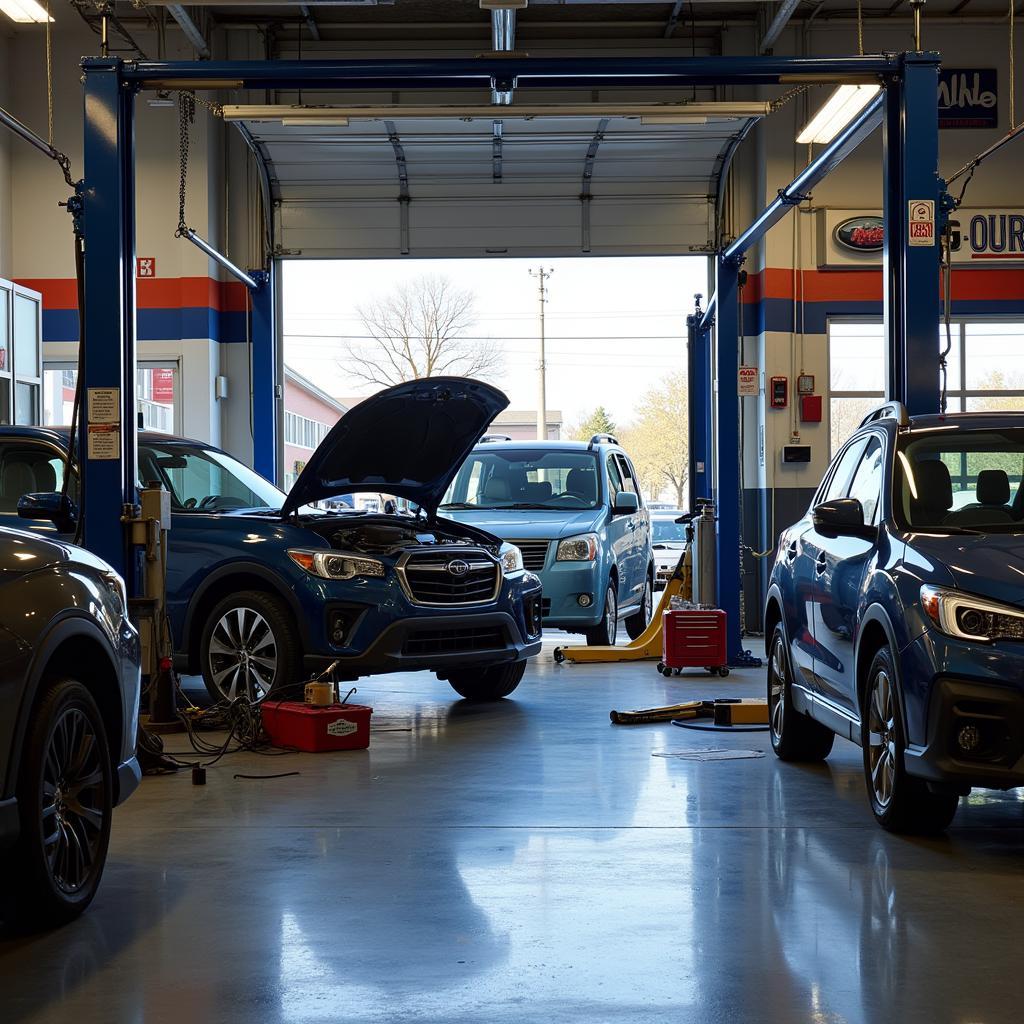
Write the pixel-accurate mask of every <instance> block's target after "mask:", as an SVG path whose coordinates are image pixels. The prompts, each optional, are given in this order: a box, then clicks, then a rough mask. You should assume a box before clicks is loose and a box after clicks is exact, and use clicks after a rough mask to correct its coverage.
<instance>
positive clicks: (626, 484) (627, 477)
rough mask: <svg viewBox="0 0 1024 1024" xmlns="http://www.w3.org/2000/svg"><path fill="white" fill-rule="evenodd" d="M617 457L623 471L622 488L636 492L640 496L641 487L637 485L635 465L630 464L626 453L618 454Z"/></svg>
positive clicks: (632, 492)
mask: <svg viewBox="0 0 1024 1024" xmlns="http://www.w3.org/2000/svg"><path fill="white" fill-rule="evenodd" d="M615 458H616V460H617V461H618V463H619V470H620V471H621V473H622V489H623V490H625V491H629V492H630V493H631V494H635V495H636V496H637V498H639V497H640V488H639V487H637V485H636V476H635V475H634V473H633V467H632V466H631V465H630V464H629V459H627V458H626V456H625V455H616V456H615Z"/></svg>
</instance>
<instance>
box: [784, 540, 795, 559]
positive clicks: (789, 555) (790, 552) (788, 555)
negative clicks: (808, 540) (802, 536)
mask: <svg viewBox="0 0 1024 1024" xmlns="http://www.w3.org/2000/svg"><path fill="white" fill-rule="evenodd" d="M796 554H797V549H796V541H793V543H792V544H790V545H789V547H788V548H786V558H788V559H789V560H790V561H791V562H792V561H793V559H794V558H796Z"/></svg>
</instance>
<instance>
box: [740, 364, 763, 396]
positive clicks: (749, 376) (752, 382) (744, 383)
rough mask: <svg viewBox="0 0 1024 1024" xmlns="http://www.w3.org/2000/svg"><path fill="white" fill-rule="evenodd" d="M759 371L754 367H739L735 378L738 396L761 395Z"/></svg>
mask: <svg viewBox="0 0 1024 1024" xmlns="http://www.w3.org/2000/svg"><path fill="white" fill-rule="evenodd" d="M758 377H759V371H758V369H757V367H756V366H741V367H740V368H739V374H738V378H737V389H736V393H737V394H738V395H758V394H760V393H761V386H760V384H761V382H760V380H759V379H758Z"/></svg>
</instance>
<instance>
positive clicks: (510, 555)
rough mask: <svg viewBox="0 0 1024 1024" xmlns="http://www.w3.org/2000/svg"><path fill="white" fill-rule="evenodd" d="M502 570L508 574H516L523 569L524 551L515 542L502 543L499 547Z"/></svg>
mask: <svg viewBox="0 0 1024 1024" xmlns="http://www.w3.org/2000/svg"><path fill="white" fill-rule="evenodd" d="M498 559H499V561H500V562H501V571H502V572H503V573H504V574H505V575H506V576H514V575H515V574H516V573H517V572H522V571H523V553H522V551H520V550H519V548H517V547H516V546H515V544H502V545H501V547H500V548H499V549H498Z"/></svg>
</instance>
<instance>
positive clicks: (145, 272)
mask: <svg viewBox="0 0 1024 1024" xmlns="http://www.w3.org/2000/svg"><path fill="white" fill-rule="evenodd" d="M135 276H136V277H156V257H155V256H136V257H135Z"/></svg>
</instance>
